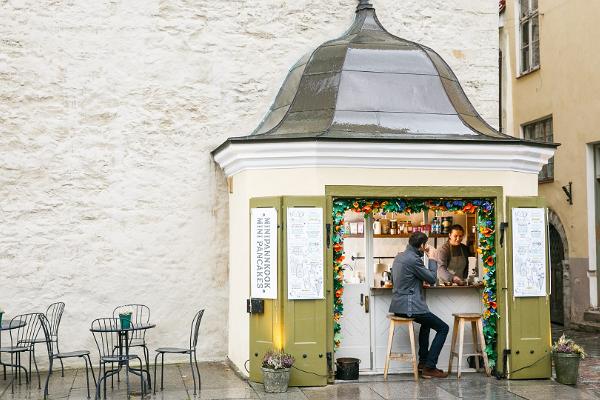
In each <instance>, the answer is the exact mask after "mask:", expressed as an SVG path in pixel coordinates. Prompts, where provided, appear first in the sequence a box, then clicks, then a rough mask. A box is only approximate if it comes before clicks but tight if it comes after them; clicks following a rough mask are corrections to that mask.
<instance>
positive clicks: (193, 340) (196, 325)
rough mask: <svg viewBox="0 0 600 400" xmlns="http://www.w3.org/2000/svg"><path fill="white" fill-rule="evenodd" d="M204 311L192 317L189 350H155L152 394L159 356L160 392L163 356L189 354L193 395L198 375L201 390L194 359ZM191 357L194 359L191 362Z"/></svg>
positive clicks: (198, 372)
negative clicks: (159, 357)
mask: <svg viewBox="0 0 600 400" xmlns="http://www.w3.org/2000/svg"><path fill="white" fill-rule="evenodd" d="M203 315H204V310H200V311H198V312H197V313H196V315H195V316H194V319H193V320H192V325H191V326H190V343H189V344H190V346H189V348H184V347H160V348H158V349H156V356H155V357H154V393H156V363H157V360H158V356H161V361H160V390H163V378H164V371H165V354H167V353H168V354H189V355H190V368H191V369H192V378H193V379H194V395H195V394H196V374H197V375H198V390H200V389H201V385H202V381H201V378H200V369H199V368H198V360H197V359H196V346H197V345H198V332H199V330H200V322H201V321H202V316H203ZM192 357H193V358H194V360H193V362H192ZM194 364H195V365H196V371H195V372H194Z"/></svg>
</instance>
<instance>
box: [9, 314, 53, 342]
mask: <svg viewBox="0 0 600 400" xmlns="http://www.w3.org/2000/svg"><path fill="white" fill-rule="evenodd" d="M43 315H44V314H42V313H28V314H21V315H16V316H15V317H13V319H12V320H11V321H10V324H11V325H13V326H19V325H22V326H19V327H18V328H14V329H11V330H10V331H9V332H10V343H11V346H31V345H32V343H34V342H35V340H36V339H37V337H38V335H39V333H40V331H41V329H42V320H41V319H40V316H43ZM23 323H24V324H23Z"/></svg>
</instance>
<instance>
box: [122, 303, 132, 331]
mask: <svg viewBox="0 0 600 400" xmlns="http://www.w3.org/2000/svg"><path fill="white" fill-rule="evenodd" d="M132 314H133V308H131V307H123V308H122V309H121V310H120V311H119V323H120V324H121V328H122V329H129V328H131V315H132Z"/></svg>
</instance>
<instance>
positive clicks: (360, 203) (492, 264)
mask: <svg viewBox="0 0 600 400" xmlns="http://www.w3.org/2000/svg"><path fill="white" fill-rule="evenodd" d="M348 210H352V211H355V212H363V213H364V214H365V217H367V216H368V215H370V214H373V213H391V212H396V213H404V214H411V213H419V212H422V211H423V210H432V211H451V212H458V213H468V214H477V223H478V227H479V235H478V252H479V253H480V254H481V255H482V260H483V283H484V286H483V295H482V302H483V304H484V306H485V310H484V312H483V335H484V337H485V343H486V353H487V355H488V359H489V362H490V367H494V366H495V365H496V360H497V354H496V326H497V320H498V313H497V304H496V247H495V238H496V231H495V216H494V202H493V200H491V199H476V200H474V199H452V200H450V199H447V200H444V199H405V198H390V199H335V200H334V201H333V235H332V243H333V278H334V279H333V289H334V293H335V298H334V310H333V319H334V328H333V331H334V336H333V340H334V342H335V347H336V348H337V347H339V345H340V343H341V340H342V335H341V330H342V327H341V325H340V319H341V318H342V315H343V312H344V304H343V303H342V294H343V292H344V269H343V264H344V233H345V232H344V213H345V212H346V211H348Z"/></svg>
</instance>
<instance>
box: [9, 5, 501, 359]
mask: <svg viewBox="0 0 600 400" xmlns="http://www.w3.org/2000/svg"><path fill="white" fill-rule="evenodd" d="M373 3H374V5H375V6H376V7H377V9H378V12H379V18H380V19H381V21H382V23H383V24H385V26H386V27H387V28H388V29H389V30H390V32H393V33H395V34H398V35H400V36H402V37H404V38H406V39H409V40H414V41H417V42H419V43H423V44H425V45H427V46H429V47H431V48H433V49H435V50H436V51H437V52H438V53H439V54H440V55H441V56H442V57H443V58H444V60H446V62H448V64H449V65H450V66H451V68H452V70H453V71H454V72H455V73H456V75H457V77H458V79H459V80H460V82H461V83H462V84H463V88H464V90H465V92H466V94H467V96H468V97H469V99H471V101H472V103H473V105H474V106H475V108H476V109H477V110H478V111H479V112H480V113H481V115H482V116H483V118H484V119H485V120H486V121H488V122H489V123H491V124H492V125H494V126H496V127H497V125H498V118H497V116H498V101H497V99H498V88H499V86H498V73H497V53H498V41H497V31H496V29H497V26H496V25H497V8H496V5H495V4H493V3H492V2H483V1H473V0H460V1H453V2H448V1H441V0H427V1H422V0H419V1H417V0H409V1H403V2H401V3H398V2H397V1H393V0H375V1H373ZM356 5H357V1H355V0H335V1H327V2H324V1H317V0H293V1H289V0H269V1H225V0H221V1H208V0H202V1H197V2H188V1H171V0H167V1H157V0H151V1H141V2H140V1H138V2H113V1H96V2H85V3H82V2H53V3H51V4H50V3H49V4H45V5H44V6H43V7H40V6H39V4H38V3H37V2H33V1H19V2H9V3H6V4H3V5H2V12H0V83H1V84H0V97H1V99H2V101H0V149H1V152H0V154H1V155H0V226H2V230H1V233H0V271H2V273H1V274H2V278H1V279H2V280H1V281H2V282H3V288H2V295H1V296H0V306H1V307H2V308H3V309H4V310H5V311H6V314H5V316H12V315H15V314H17V313H19V312H27V311H44V310H45V309H46V307H47V305H48V304H49V303H51V302H53V301H59V300H60V301H64V302H65V303H66V310H65V315H64V319H63V323H62V326H61V341H62V340H64V341H65V342H68V343H69V344H70V345H69V347H70V348H89V349H94V348H95V344H94V342H93V339H92V337H91V334H90V332H89V327H90V323H91V321H92V320H93V319H94V318H97V317H103V316H107V315H110V313H112V309H113V307H114V306H116V305H118V304H123V303H134V302H135V303H138V302H139V303H145V304H147V305H148V306H150V308H151V310H152V316H151V318H152V320H154V322H156V323H157V327H156V328H155V329H154V330H153V331H151V332H150V333H149V335H148V341H149V346H150V347H154V346H159V345H164V344H168V343H172V344H176V343H185V340H186V335H187V334H188V329H189V323H190V322H191V319H192V317H193V316H194V313H195V311H196V310H197V309H199V308H205V309H206V312H205V314H204V319H203V322H202V327H201V337H202V340H201V341H200V344H199V353H198V354H199V358H202V359H223V358H225V357H226V356H227V355H228V354H236V357H239V358H241V357H244V356H245V355H241V354H238V353H239V350H237V349H236V344H235V342H231V343H228V341H227V337H228V331H229V330H231V331H232V332H235V329H237V324H239V323H240V322H239V321H236V320H232V319H230V318H228V315H229V312H230V310H231V309H235V310H236V313H237V312H238V311H240V310H242V312H243V310H245V303H243V302H240V301H238V299H237V298H235V301H234V300H232V299H231V298H230V291H233V290H237V288H236V287H232V286H230V284H229V278H230V277H229V265H228V261H227V254H228V253H229V247H230V246H237V245H239V244H237V243H229V239H228V232H227V226H228V225H229V219H230V215H229V213H228V204H227V201H228V200H227V199H228V196H227V185H226V180H225V177H224V174H223V173H222V172H221V171H220V170H219V169H218V167H217V166H216V164H215V163H214V161H213V160H212V158H211V156H210V151H211V150H213V149H215V148H216V147H217V146H218V145H219V144H220V143H222V142H223V141H224V140H225V139H226V138H228V137H230V136H234V135H245V134H249V133H250V132H251V131H252V130H253V129H254V128H255V127H256V126H257V125H258V124H259V122H260V121H261V119H262V118H263V116H264V114H265V111H266V110H267V109H268V108H269V105H270V104H271V102H272V101H273V99H274V98H275V96H276V94H277V90H278V89H279V88H280V87H281V82H282V81H283V79H284V78H285V76H286V75H287V73H288V70H289V68H290V66H291V65H293V64H294V63H295V62H296V61H297V60H298V59H299V58H300V57H301V56H302V55H304V54H306V53H307V52H309V51H310V50H312V49H314V48H315V47H316V46H318V45H319V44H321V43H323V42H324V41H325V40H328V39H330V38H332V37H336V36H339V35H341V34H342V33H343V32H344V30H345V29H346V28H347V27H348V26H349V25H350V24H351V22H352V19H353V13H354V9H355V8H356ZM236 315H237V314H236ZM174 361H175V360H174Z"/></svg>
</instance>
